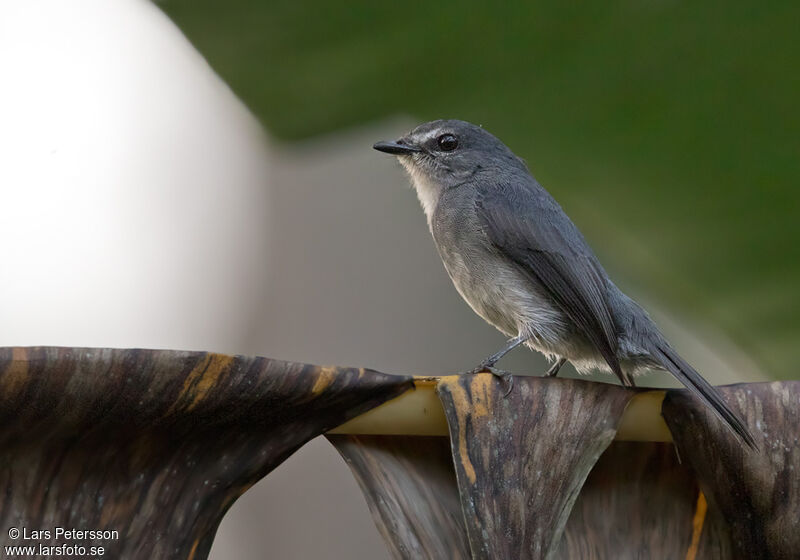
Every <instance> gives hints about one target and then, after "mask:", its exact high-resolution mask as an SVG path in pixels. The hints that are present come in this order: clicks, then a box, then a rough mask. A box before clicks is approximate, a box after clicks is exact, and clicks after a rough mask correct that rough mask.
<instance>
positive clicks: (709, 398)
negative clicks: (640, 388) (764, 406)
mask: <svg viewBox="0 0 800 560" xmlns="http://www.w3.org/2000/svg"><path fill="white" fill-rule="evenodd" d="M649 350H650V354H651V355H652V356H653V357H654V358H655V359H656V360H657V361H658V362H660V363H661V365H662V366H663V367H664V369H666V370H668V371H669V372H670V373H671V374H672V375H674V376H675V378H676V379H677V380H678V381H680V382H681V383H683V385H685V386H686V388H687V389H689V391H691V392H692V393H694V394H695V396H697V397H698V398H699V399H700V400H701V401H703V402H704V403H705V404H706V405H708V406H709V407H710V408H711V410H713V411H714V413H715V414H716V415H717V416H718V417H719V418H720V419H721V420H722V421H723V422H725V423H726V424H727V425H728V427H730V429H731V430H732V431H734V432H735V433H736V434H737V435H738V436H739V437H740V438H742V440H743V441H744V442H745V443H746V444H747V445H748V446H749V447H750V448H752V449H758V446H757V445H756V441H755V439H753V435H752V434H751V433H750V430H748V428H747V426H746V425H745V424H744V422H743V421H742V419H741V418H739V416H737V415H736V413H735V412H733V411H732V410H731V409H730V408H729V407H728V405H727V404H726V403H725V401H724V400H723V399H722V395H720V394H719V392H717V390H716V389H715V388H714V387H713V386H712V385H711V384H710V383H709V382H708V381H706V380H705V379H703V377H702V376H701V375H700V374H699V373H697V370H695V369H694V368H693V367H692V366H690V365H689V364H688V363H687V362H686V360H684V359H683V358H681V357H680V356H679V355H678V353H677V352H675V350H673V349H672V347H671V346H670V345H669V344H668V343H667V342H666V341H663V340H660V341H657V342H654V343H652V344H651V345H650V348H649Z"/></svg>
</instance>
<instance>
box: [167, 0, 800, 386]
mask: <svg viewBox="0 0 800 560" xmlns="http://www.w3.org/2000/svg"><path fill="white" fill-rule="evenodd" d="M159 5H160V6H161V7H162V9H164V10H165V11H166V13H167V14H168V15H169V16H170V17H171V18H172V19H173V20H174V21H175V22H176V23H177V24H178V26H179V27H180V28H181V29H182V30H183V32H184V33H185V34H186V35H187V37H188V38H189V39H190V41H192V43H194V45H195V46H196V47H197V48H198V49H199V50H200V51H201V53H202V54H203V55H204V56H205V57H206V58H207V60H208V61H209V63H210V64H211V66H212V67H213V68H214V69H215V70H216V71H217V72H218V73H219V74H220V75H221V76H222V78H223V79H224V80H225V81H226V82H227V83H228V84H229V85H230V86H231V87H232V89H233V90H234V92H235V93H236V94H237V95H238V96H240V97H241V98H242V99H243V100H244V102H245V103H246V104H247V105H248V106H249V107H250V109H251V110H252V111H253V112H254V113H255V114H256V115H257V116H258V117H259V118H260V119H261V120H262V122H263V123H264V125H265V127H266V128H267V130H268V131H269V132H270V134H271V135H273V136H274V137H276V138H278V139H282V140H285V141H287V142H291V141H296V140H301V139H306V138H309V137H313V136H316V135H321V134H324V133H328V132H332V131H336V130H339V129H344V128H347V127H352V126H354V125H358V124H363V123H366V122H370V121H374V120H377V119H380V118H384V117H386V116H390V115H394V114H403V115H411V116H413V117H414V118H416V119H418V120H420V121H422V120H430V119H434V118H442V117H449V118H461V119H466V120H470V121H474V122H476V123H481V124H483V125H484V126H485V127H486V128H488V129H489V130H490V131H492V132H493V133H495V134H496V135H498V136H499V137H501V138H502V139H503V140H504V141H505V142H506V143H507V144H509V145H510V146H511V147H512V149H514V150H515V151H516V152H517V153H518V154H519V155H521V156H522V157H524V158H525V159H526V160H527V161H528V163H529V165H530V167H531V169H532V171H533V172H534V174H535V175H536V177H537V178H538V179H539V180H540V182H542V183H543V184H544V185H545V186H546V187H547V188H548V189H549V190H550V191H551V192H552V193H553V195H554V196H555V197H556V198H557V199H559V201H561V202H562V205H563V206H564V207H565V209H566V210H567V212H568V213H569V214H570V215H571V216H572V217H573V219H574V220H575V221H576V222H577V223H578V224H579V226H580V227H581V228H582V229H583V230H584V232H585V233H586V234H587V237H588V238H589V239H590V241H592V242H593V245H594V247H595V249H596V251H597V252H598V253H599V255H600V257H601V259H602V260H603V261H604V262H605V263H606V264H607V266H608V268H609V269H611V270H612V272H613V273H615V276H617V277H622V278H623V281H622V282H620V283H621V284H622V286H623V287H625V286H626V285H629V284H630V285H637V286H647V291H648V293H652V294H654V295H655V297H657V298H658V300H659V301H660V302H661V303H662V304H663V305H664V306H665V307H666V308H675V309H678V310H679V311H680V314H681V315H684V316H687V315H688V316H689V317H691V318H692V320H694V321H696V322H698V323H700V324H711V325H715V326H717V327H720V328H721V329H723V330H724V331H725V333H726V334H727V335H728V336H729V337H730V338H731V339H732V340H733V341H734V342H735V343H736V344H737V345H738V346H740V347H741V348H742V349H743V350H745V351H746V352H747V353H748V354H749V355H750V356H752V357H753V358H755V359H756V360H757V361H758V362H759V364H760V365H761V366H762V367H763V369H764V370H765V371H767V372H768V373H769V374H770V375H772V376H775V377H783V378H787V377H797V373H796V372H795V363H796V362H797V361H798V358H800V344H798V341H799V340H800V336H799V335H800V317H799V316H798V313H797V308H798V303H799V302H800V296H799V295H798V289H797V286H798V284H800V264H799V263H798V251H797V248H796V244H797V241H798V239H800V235H798V234H800V226H799V225H798V217H797V214H798V208H800V204H799V203H800V191H799V190H798V185H800V106H798V100H800V73H799V72H798V69H800V48H798V39H797V37H798V34H797V22H798V21H800V4H797V3H789V2H771V3H749V2H724V3H723V2H706V3H688V2H669V1H646V2H642V1H640V2H633V1H625V2H587V3H581V5H570V4H568V3H556V2H553V3H541V2H525V3H514V4H508V5H501V4H499V3H496V4H493V5H492V4H489V3H482V2H459V3H445V2H425V3H417V2H410V1H406V2H374V1H370V2H367V1H357V2H347V3H332V2H320V1H314V2H297V1H291V2H290V1H283V2H277V1H276V2H261V1H251V0H229V1H226V2H221V1H219V0H216V1H214V0H167V1H164V2H159ZM398 132H400V131H398ZM365 149H367V147H366V146H365ZM598 240H601V241H600V242H598Z"/></svg>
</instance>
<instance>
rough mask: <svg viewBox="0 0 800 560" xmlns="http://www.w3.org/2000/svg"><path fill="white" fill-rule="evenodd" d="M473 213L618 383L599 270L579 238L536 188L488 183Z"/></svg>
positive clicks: (610, 319) (604, 288)
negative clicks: (597, 356) (595, 349)
mask: <svg viewBox="0 0 800 560" xmlns="http://www.w3.org/2000/svg"><path fill="white" fill-rule="evenodd" d="M477 212H478V215H479V217H480V218H482V221H483V223H484V226H485V228H486V233H487V235H488V236H489V239H490V240H491V242H492V243H493V244H494V245H495V247H496V248H497V249H498V250H499V251H500V252H501V253H503V254H504V255H505V256H506V257H508V258H509V259H511V260H512V261H513V262H514V263H515V264H516V265H517V266H518V267H519V269H520V270H521V272H522V273H523V274H525V275H526V276H528V277H529V278H531V280H532V281H534V282H536V283H538V284H539V285H540V286H541V287H543V288H544V290H545V291H546V293H547V294H548V295H549V296H550V297H551V298H552V300H553V302H554V303H555V304H556V305H557V306H558V307H559V308H560V309H561V310H562V311H563V313H564V314H565V315H566V316H567V317H568V318H569V319H570V320H571V321H572V323H573V324H574V325H575V327H576V328H577V329H578V331H579V332H581V333H582V334H583V335H584V336H585V337H586V338H587V339H588V340H589V341H590V342H591V343H592V344H594V345H595V347H596V348H597V350H598V351H599V352H600V354H601V355H602V356H603V358H604V359H605V360H606V362H607V363H608V365H609V366H610V367H611V370H612V371H613V372H614V373H615V374H616V375H617V376H618V377H620V380H622V381H623V382H624V381H625V380H624V379H623V377H625V376H624V374H623V373H622V371H621V368H620V365H619V360H618V358H617V336H616V332H615V327H614V320H613V317H612V315H611V310H610V309H609V306H608V301H607V285H606V280H605V278H606V276H605V272H604V271H603V270H602V268H601V267H600V264H599V263H598V262H597V259H596V257H595V256H594V254H593V253H592V251H591V249H590V248H589V246H588V245H587V244H586V241H585V240H584V239H583V236H582V235H581V233H580V232H579V231H578V229H577V228H576V227H575V225H574V224H573V223H572V222H571V221H570V219H569V218H568V217H567V216H566V214H564V213H563V211H562V210H561V208H560V207H559V206H558V203H556V202H555V200H553V199H552V198H551V197H550V196H549V195H548V194H547V193H546V192H545V191H544V190H543V189H541V187H539V186H538V185H530V186H529V185H517V184H503V185H493V186H491V187H489V188H486V189H485V190H484V191H482V192H480V193H479V196H478V199H477Z"/></svg>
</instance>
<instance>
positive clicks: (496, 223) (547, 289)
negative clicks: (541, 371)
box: [374, 120, 755, 447]
mask: <svg viewBox="0 0 800 560" xmlns="http://www.w3.org/2000/svg"><path fill="white" fill-rule="evenodd" d="M374 148H375V149H376V150H379V151H381V152H385V153H388V154H393V155H395V156H397V158H398V159H399V161H400V163H401V164H402V165H403V167H405V169H406V170H407V171H408V174H409V175H410V177H411V181H412V183H413V186H414V188H415V190H416V192H417V196H418V197H419V200H420V203H421V204H422V208H423V210H424V211H425V216H426V218H427V221H428V227H429V229H430V231H431V234H432V235H433V239H434V242H435V243H436V248H437V249H438V251H439V255H440V256H441V258H442V261H443V263H444V266H445V268H446V269H447V273H448V274H449V275H450V278H451V280H452V281H453V284H455V287H456V289H457V290H458V292H459V293H460V294H461V297H463V298H464V300H466V302H467V303H468V304H469V305H470V306H471V307H472V309H473V310H474V311H475V312H476V313H477V314H478V315H480V316H481V317H483V319H485V320H486V321H487V322H489V323H490V324H492V325H494V326H495V327H496V328H497V329H499V330H500V331H501V332H503V333H505V334H506V335H507V336H509V337H512V338H511V339H510V340H509V342H508V344H507V345H506V346H505V347H504V348H502V349H501V350H500V351H498V352H496V353H495V354H492V355H491V356H489V357H488V358H486V359H485V360H484V361H483V362H481V363H480V364H479V365H478V366H477V367H476V368H475V369H474V370H472V373H478V372H481V371H490V372H492V373H494V374H495V375H497V376H500V377H502V378H504V379H505V380H507V381H508V385H509V390H510V387H511V384H510V382H511V377H510V375H509V374H508V372H504V371H502V370H499V369H497V368H495V364H496V363H497V362H498V360H500V358H502V357H503V356H504V355H505V354H507V353H508V352H509V351H511V350H512V349H514V348H516V347H517V346H519V345H520V344H525V345H526V346H528V347H530V348H532V349H534V350H537V351H539V352H542V353H543V354H544V355H545V356H546V357H547V358H548V359H551V360H555V362H554V364H553V366H552V367H551V368H550V370H549V371H548V372H547V375H550V376H555V375H556V374H557V373H558V371H559V368H561V366H562V365H563V364H564V363H565V362H566V361H569V362H570V363H572V364H573V366H575V368H576V369H577V370H578V371H579V372H587V371H589V370H594V369H597V370H604V371H607V372H613V373H614V374H615V375H616V376H617V377H618V378H619V380H620V382H621V383H622V384H623V385H624V386H627V387H634V386H635V385H634V376H635V375H637V374H639V373H641V372H643V371H644V370H646V369H648V368H657V369H663V370H667V371H669V372H670V373H672V375H674V376H675V377H676V378H677V379H678V381H680V382H681V383H682V384H683V385H685V386H686V387H687V388H688V389H689V390H690V391H691V392H692V393H694V394H695V395H696V396H697V397H698V398H699V399H700V400H701V401H703V402H704V403H705V404H706V405H708V406H709V407H710V408H711V409H712V410H713V411H714V412H715V413H716V414H717V415H718V416H719V417H720V418H721V419H722V420H723V421H724V422H725V423H726V424H727V425H728V426H729V427H730V428H731V429H732V430H733V431H734V432H735V433H736V434H738V435H739V436H740V437H741V438H742V440H743V441H744V442H745V443H747V444H748V445H749V446H750V447H755V440H754V439H753V436H752V435H751V434H750V432H749V431H748V429H747V427H746V426H745V424H744V422H742V420H741V419H740V418H739V417H738V416H737V415H736V414H735V413H734V412H733V411H732V410H731V409H730V408H729V407H728V405H727V404H726V403H725V401H724V400H723V399H722V397H721V395H720V394H719V392H717V391H716V390H715V389H714V387H713V386H711V385H710V384H709V383H708V382H707V381H706V380H705V379H703V377H702V376H701V375H700V374H699V373H698V372H697V371H696V370H695V369H694V368H693V367H692V366H691V365H689V364H688V363H687V362H686V361H685V360H684V359H683V358H681V357H680V356H679V355H678V353H677V352H676V351H675V350H674V349H673V348H672V347H671V346H670V344H669V343H668V342H667V340H666V339H665V338H664V336H663V335H662V334H661V332H660V331H659V329H658V327H657V326H656V324H655V323H654V322H653V321H652V320H651V319H650V317H649V316H648V314H647V313H646V312H645V311H644V310H643V309H642V308H641V307H640V306H639V305H638V304H637V303H636V302H635V301H633V300H632V299H631V298H629V297H628V296H626V295H625V294H624V293H622V291H621V290H620V289H619V288H617V286H616V285H615V284H614V283H613V282H612V281H611V279H610V278H609V277H608V274H606V271H605V270H604V269H603V267H602V266H601V265H600V262H599V261H598V260H597V257H596V256H595V254H594V252H593V251H592V249H591V248H590V247H589V245H588V244H587V243H586V240H585V239H584V238H583V235H581V233H580V231H578V228H577V227H576V226H575V224H573V223H572V220H570V219H569V217H568V216H567V215H566V214H565V213H564V211H563V210H562V209H561V206H559V204H558V203H557V202H556V201H555V199H553V197H552V196H550V194H549V193H548V192H547V191H546V190H545V189H544V188H543V187H542V186H541V185H540V184H539V183H538V182H537V181H536V179H534V178H533V176H532V175H531V173H530V172H529V171H528V168H527V166H526V164H525V162H523V161H522V159H520V158H519V157H517V156H516V155H514V153H513V152H512V151H511V150H510V149H509V148H508V147H506V145H505V144H503V143H502V142H501V141H500V140H498V139H497V138H496V137H494V136H493V135H492V134H490V133H489V132H487V131H486V130H484V129H483V128H481V127H479V126H476V125H474V124H471V123H468V122H464V121H459V120H437V121H432V122H428V123H424V124H422V125H420V126H418V127H417V128H415V129H414V130H413V131H412V132H410V133H409V134H407V135H405V136H403V137H401V138H400V139H398V140H396V141H386V142H378V143H377V144H375V145H374Z"/></svg>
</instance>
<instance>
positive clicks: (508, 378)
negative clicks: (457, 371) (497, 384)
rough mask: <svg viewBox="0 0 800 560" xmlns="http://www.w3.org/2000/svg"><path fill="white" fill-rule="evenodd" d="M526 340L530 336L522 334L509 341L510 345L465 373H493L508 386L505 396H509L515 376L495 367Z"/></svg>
mask: <svg viewBox="0 0 800 560" xmlns="http://www.w3.org/2000/svg"><path fill="white" fill-rule="evenodd" d="M526 340H528V336H527V335H522V334H521V335H519V336H516V337H514V338H512V339H511V340H509V341H508V344H506V345H505V346H504V347H503V348H501V349H500V350H498V351H497V352H495V353H494V354H492V355H491V356H489V357H488V358H486V359H485V360H483V361H482V362H481V363H479V364H478V365H477V366H476V367H474V368H473V369H471V370H470V371H468V372H465V373H467V374H476V373H482V372H484V371H488V372H489V373H491V374H492V375H494V376H495V377H497V378H498V379H500V380H501V381H503V383H505V384H506V385H507V387H506V393H505V394H506V395H508V394H509V393H510V392H511V389H512V388H513V387H514V376H513V375H511V372H510V371H505V370H502V369H498V368H496V367H494V365H495V364H496V363H497V362H499V361H500V359H501V358H502V357H503V356H505V355H506V354H508V353H509V352H511V351H512V350H513V349H514V348H516V347H517V346H519V345H520V344H522V343H523V342H525V341H526Z"/></svg>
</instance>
